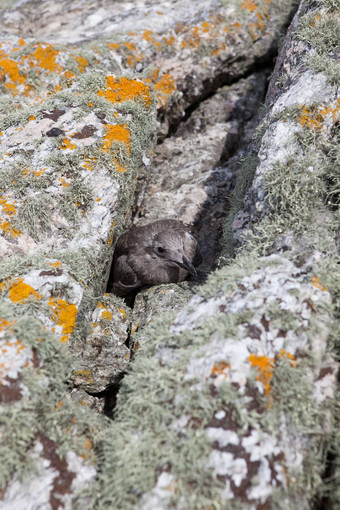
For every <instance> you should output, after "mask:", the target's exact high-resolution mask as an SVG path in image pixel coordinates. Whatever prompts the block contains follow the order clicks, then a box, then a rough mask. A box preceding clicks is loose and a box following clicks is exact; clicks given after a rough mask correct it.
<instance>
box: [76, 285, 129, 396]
mask: <svg viewBox="0 0 340 510" xmlns="http://www.w3.org/2000/svg"><path fill="white" fill-rule="evenodd" d="M128 310H129V309H128V307H124V308H123V307H122V304H121V301H120V300H118V299H117V298H115V297H114V296H113V295H110V294H105V295H104V296H103V299H102V300H101V301H99V302H98V304H97V307H96V309H95V310H94V311H93V313H92V315H91V317H90V319H89V322H90V324H91V332H90V333H89V334H88V335H87V336H86V343H85V346H84V345H83V343H82V342H80V344H76V343H75V345H73V348H74V350H75V352H77V361H76V367H75V368H74V370H73V377H74V379H73V380H74V385H75V386H76V387H78V386H80V387H81V388H82V389H85V390H86V391H88V392H90V393H100V392H102V391H105V390H107V389H108V388H109V387H110V386H112V385H114V384H117V383H118V382H119V380H120V379H121V377H122V375H123V373H124V371H125V370H126V369H127V366H128V363H129V360H130V350H129V348H128V347H127V346H126V345H125V343H126V341H127V338H128V331H129V325H130V322H129V314H128Z"/></svg>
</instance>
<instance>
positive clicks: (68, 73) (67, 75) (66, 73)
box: [62, 69, 76, 80]
mask: <svg viewBox="0 0 340 510" xmlns="http://www.w3.org/2000/svg"><path fill="white" fill-rule="evenodd" d="M62 76H63V77H64V78H66V79H67V80H74V78H75V77H76V75H75V74H74V73H72V71H69V70H68V69H67V70H66V71H64V73H63V75H62Z"/></svg>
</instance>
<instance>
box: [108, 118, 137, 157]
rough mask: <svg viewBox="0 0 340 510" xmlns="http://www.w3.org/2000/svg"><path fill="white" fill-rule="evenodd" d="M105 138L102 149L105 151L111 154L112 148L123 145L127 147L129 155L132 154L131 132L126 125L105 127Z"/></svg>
mask: <svg viewBox="0 0 340 510" xmlns="http://www.w3.org/2000/svg"><path fill="white" fill-rule="evenodd" d="M105 131H106V132H105V136H104V137H103V143H102V148H103V150H104V151H106V152H109V151H110V150H111V149H112V146H113V145H114V144H115V143H116V142H119V143H123V144H125V146H126V149H127V152H128V154H130V144H131V140H130V131H129V129H128V127H127V125H126V124H124V125H123V126H120V125H119V124H115V125H111V124H107V125H106V126H105Z"/></svg>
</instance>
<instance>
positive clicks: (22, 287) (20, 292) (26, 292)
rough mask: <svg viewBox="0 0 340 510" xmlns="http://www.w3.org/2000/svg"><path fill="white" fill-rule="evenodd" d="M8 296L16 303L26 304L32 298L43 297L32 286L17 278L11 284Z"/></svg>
mask: <svg viewBox="0 0 340 510" xmlns="http://www.w3.org/2000/svg"><path fill="white" fill-rule="evenodd" d="M8 294H9V298H10V299H11V301H13V302H14V303H24V302H25V301H27V299H29V298H30V297H32V298H34V299H41V297H42V296H41V294H38V292H37V291H36V290H35V289H33V287H31V285H28V284H27V283H25V282H24V279H23V278H17V279H15V280H14V281H13V282H12V283H11V285H10V288H9V292H8Z"/></svg>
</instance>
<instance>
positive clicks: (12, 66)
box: [0, 58, 30, 94]
mask: <svg viewBox="0 0 340 510" xmlns="http://www.w3.org/2000/svg"><path fill="white" fill-rule="evenodd" d="M25 81H26V78H25V77H24V76H23V75H22V74H21V72H20V69H19V64H18V62H16V61H14V60H12V59H9V58H0V82H4V85H5V87H6V88H7V89H9V90H11V91H12V93H13V94H17V93H18V91H17V90H16V88H17V86H18V85H24V83H25ZM29 89H30V87H29V86H27V85H26V86H25V91H24V93H25V94H26V93H27V90H29Z"/></svg>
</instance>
